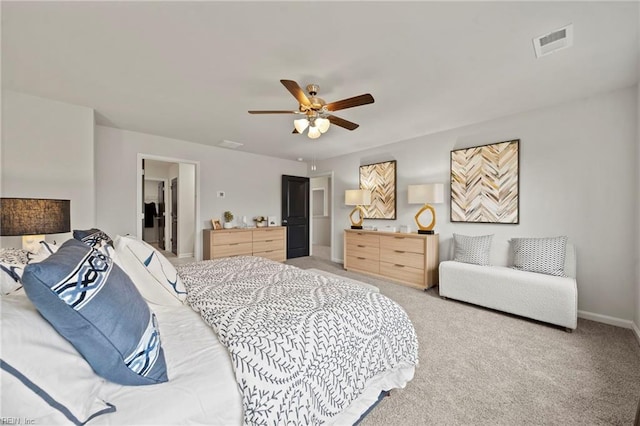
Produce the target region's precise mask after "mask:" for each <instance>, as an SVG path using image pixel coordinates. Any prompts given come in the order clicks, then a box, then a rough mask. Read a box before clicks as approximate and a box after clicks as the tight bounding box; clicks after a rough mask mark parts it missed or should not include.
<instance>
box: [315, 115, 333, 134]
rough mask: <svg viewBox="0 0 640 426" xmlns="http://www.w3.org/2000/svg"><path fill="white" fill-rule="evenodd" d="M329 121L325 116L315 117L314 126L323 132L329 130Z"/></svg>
mask: <svg viewBox="0 0 640 426" xmlns="http://www.w3.org/2000/svg"><path fill="white" fill-rule="evenodd" d="M330 124H331V122H330V121H329V120H327V119H326V118H316V127H317V128H318V130H320V133H324V132H326V131H327V130H329V125H330Z"/></svg>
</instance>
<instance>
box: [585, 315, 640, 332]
mask: <svg viewBox="0 0 640 426" xmlns="http://www.w3.org/2000/svg"><path fill="white" fill-rule="evenodd" d="M578 318H584V319H588V320H591V321H597V322H601V323H603V324H609V325H615V326H616V327H622V328H629V329H633V327H634V325H635V324H634V323H633V321H629V320H624V319H622V318H616V317H610V316H608V315H602V314H594V313H593V312H587V311H578Z"/></svg>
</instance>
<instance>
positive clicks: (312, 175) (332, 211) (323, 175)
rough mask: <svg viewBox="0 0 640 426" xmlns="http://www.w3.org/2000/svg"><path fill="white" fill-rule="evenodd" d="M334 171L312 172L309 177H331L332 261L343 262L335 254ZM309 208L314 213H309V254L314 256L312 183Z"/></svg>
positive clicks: (330, 224)
mask: <svg viewBox="0 0 640 426" xmlns="http://www.w3.org/2000/svg"><path fill="white" fill-rule="evenodd" d="M333 175H334V172H333V170H332V171H330V172H319V173H311V174H310V175H309V179H312V178H317V177H325V176H328V177H329V179H331V183H330V185H329V188H330V190H331V209H329V229H330V231H329V232H331V235H330V236H329V244H330V245H331V261H332V262H338V263H341V262H342V259H340V260H336V259H335V258H334V256H333V251H334V249H335V244H334V243H333V242H334V238H333V237H334V235H333V221H334V219H335V214H334V211H335V206H336V203H335V201H334V198H335V193H334V180H335V179H334V177H333ZM309 210H310V211H311V212H312V214H310V215H309V256H313V196H312V194H311V185H309Z"/></svg>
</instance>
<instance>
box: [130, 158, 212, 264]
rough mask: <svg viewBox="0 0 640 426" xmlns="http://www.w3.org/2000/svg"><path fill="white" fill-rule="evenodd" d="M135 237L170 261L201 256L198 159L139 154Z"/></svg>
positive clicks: (178, 261) (183, 260)
mask: <svg viewBox="0 0 640 426" xmlns="http://www.w3.org/2000/svg"><path fill="white" fill-rule="evenodd" d="M138 164H139V170H140V175H139V176H140V178H141V179H140V181H139V182H140V183H139V185H138V191H137V192H138V203H137V205H138V206H140V209H141V213H140V215H139V219H140V220H138V237H139V238H141V239H142V240H144V241H146V242H148V243H149V244H151V245H152V246H153V247H155V248H157V249H158V250H160V251H161V252H162V253H163V254H164V255H165V256H166V257H167V258H168V259H169V260H171V261H172V263H182V262H187V261H193V260H198V259H200V258H201V256H202V254H201V250H199V247H200V245H201V244H200V242H201V239H200V238H199V237H200V235H199V232H198V229H197V224H198V223H199V210H200V208H199V196H198V195H199V194H198V191H199V186H198V172H199V171H198V166H199V164H198V163H197V162H190V161H185V160H180V159H173V158H165V157H157V156H151V155H146V154H139V155H138Z"/></svg>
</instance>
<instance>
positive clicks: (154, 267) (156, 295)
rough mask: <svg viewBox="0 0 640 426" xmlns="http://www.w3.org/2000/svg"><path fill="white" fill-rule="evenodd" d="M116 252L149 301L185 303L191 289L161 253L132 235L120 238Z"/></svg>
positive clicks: (172, 303) (162, 303) (163, 303)
mask: <svg viewBox="0 0 640 426" xmlns="http://www.w3.org/2000/svg"><path fill="white" fill-rule="evenodd" d="M116 253H117V254H118V257H119V262H120V263H121V264H122V266H123V269H124V270H125V272H126V273H127V274H129V276H130V277H131V279H132V280H133V281H134V283H135V285H136V286H137V287H138V289H139V290H140V293H142V296H143V297H144V298H145V299H147V300H148V301H149V302H152V303H157V304H159V305H178V304H183V303H184V302H185V300H186V299H187V290H186V288H185V286H184V284H183V283H182V280H181V279H180V276H179V275H178V271H176V268H175V267H174V266H173V265H172V264H171V262H169V261H168V260H167V258H166V257H164V256H163V255H162V253H160V252H159V251H158V250H156V249H155V248H153V247H152V246H150V245H149V244H147V243H146V242H144V241H142V240H139V239H138V238H135V237H133V236H130V235H126V236H120V235H119V236H117V237H116Z"/></svg>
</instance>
